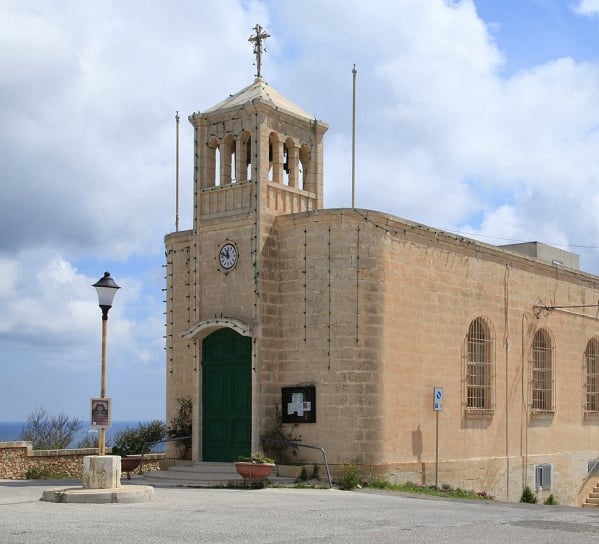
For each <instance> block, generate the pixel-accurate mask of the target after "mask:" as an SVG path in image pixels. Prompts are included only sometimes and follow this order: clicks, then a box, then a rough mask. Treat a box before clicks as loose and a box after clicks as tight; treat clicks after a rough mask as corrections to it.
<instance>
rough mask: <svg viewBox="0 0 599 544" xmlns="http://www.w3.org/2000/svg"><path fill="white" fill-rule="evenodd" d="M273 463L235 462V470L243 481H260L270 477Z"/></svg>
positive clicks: (273, 466)
mask: <svg viewBox="0 0 599 544" xmlns="http://www.w3.org/2000/svg"><path fill="white" fill-rule="evenodd" d="M273 468H275V465H274V463H250V462H247V461H237V462H236V463H235V470H237V473H238V474H239V475H240V476H241V477H242V478H243V479H244V480H253V481H261V480H265V479H266V478H268V476H270V473H271V472H272V470H273Z"/></svg>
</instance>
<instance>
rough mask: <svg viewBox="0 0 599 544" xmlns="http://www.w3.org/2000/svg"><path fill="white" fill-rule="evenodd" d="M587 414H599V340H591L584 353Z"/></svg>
mask: <svg viewBox="0 0 599 544" xmlns="http://www.w3.org/2000/svg"><path fill="white" fill-rule="evenodd" d="M584 362H585V383H586V387H585V389H586V401H585V408H584V410H585V412H599V340H597V338H591V339H590V340H589V342H588V344H587V349H586V350H585V352H584Z"/></svg>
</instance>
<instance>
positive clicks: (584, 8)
mask: <svg viewBox="0 0 599 544" xmlns="http://www.w3.org/2000/svg"><path fill="white" fill-rule="evenodd" d="M574 11H575V12H576V13H579V14H581V15H599V0H580V2H579V3H578V4H577V5H575V6H574Z"/></svg>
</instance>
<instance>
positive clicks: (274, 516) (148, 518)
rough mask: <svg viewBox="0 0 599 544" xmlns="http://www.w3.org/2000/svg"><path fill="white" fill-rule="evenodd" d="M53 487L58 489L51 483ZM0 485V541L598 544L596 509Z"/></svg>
mask: <svg viewBox="0 0 599 544" xmlns="http://www.w3.org/2000/svg"><path fill="white" fill-rule="evenodd" d="M59 485H64V482H60V483H59ZM48 487H52V488H55V487H56V483H53V484H52V483H47V482H46V483H44V482H39V481H38V482H11V481H6V480H0V542H1V543H2V544H22V543H27V544H29V543H36V544H37V543H44V544H45V543H48V544H49V543H60V544H71V543H81V542H85V543H96V542H98V543H99V542H102V544H112V543H119V544H120V543H127V544H137V543H144V544H154V543H156V544H157V543H160V544H165V543H188V542H189V543H191V542H193V543H198V542H205V543H215V544H220V543H225V542H226V543H228V542H239V543H244V544H245V543H261V544H274V543H285V544H292V543H308V542H310V543H312V542H316V543H322V542H333V543H348V544H355V543H376V544H386V543H403V542H406V543H439V544H451V543H468V542H476V543H477V544H487V543H510V544H512V543H518V544H528V543H530V544H539V543H543V544H546V543H556V544H574V543H576V544H584V543H587V542H589V543H591V542H592V543H594V544H599V510H597V511H595V510H589V509H582V508H568V507H561V506H557V507H555V506H552V507H550V506H537V505H525V504H507V503H499V502H491V501H461V500H445V499H437V498H425V497H411V496H407V495H404V494H399V493H392V492H372V491H352V492H347V491H338V490H329V489H320V490H313V489H282V488H278V489H277V488H271V489H262V490H247V491H245V490H228V489H184V488H160V489H156V501H155V502H153V503H146V504H105V505H97V504H56V503H48V502H41V501H40V500H39V498H40V497H41V494H42V491H43V490H44V489H47V488H48Z"/></svg>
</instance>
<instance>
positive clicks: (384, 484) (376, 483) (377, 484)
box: [368, 478, 391, 489]
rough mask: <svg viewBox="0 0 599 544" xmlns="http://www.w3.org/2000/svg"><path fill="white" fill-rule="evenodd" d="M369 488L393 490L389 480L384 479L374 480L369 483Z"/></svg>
mask: <svg viewBox="0 0 599 544" xmlns="http://www.w3.org/2000/svg"><path fill="white" fill-rule="evenodd" d="M368 486H369V487H372V488H374V489H391V484H390V483H389V480H385V479H383V478H372V480H370V481H369V482H368Z"/></svg>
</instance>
